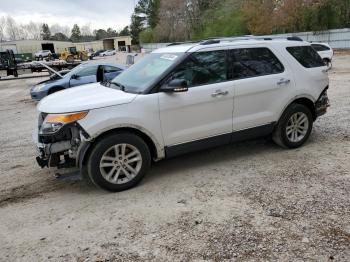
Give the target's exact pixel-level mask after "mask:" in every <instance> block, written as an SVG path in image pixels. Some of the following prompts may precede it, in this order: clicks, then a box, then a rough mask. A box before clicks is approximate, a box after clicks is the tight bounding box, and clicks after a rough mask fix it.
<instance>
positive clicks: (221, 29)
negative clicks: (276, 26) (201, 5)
mask: <svg viewBox="0 0 350 262" xmlns="http://www.w3.org/2000/svg"><path fill="white" fill-rule="evenodd" d="M204 17H205V18H204V21H203V28H200V30H195V31H194V32H193V34H192V39H205V38H209V37H222V36H235V35H244V34H247V33H248V30H247V28H246V26H245V24H244V21H243V17H242V14H241V12H240V10H233V9H231V10H230V9H229V8H227V6H226V5H223V6H222V7H221V8H218V9H216V10H208V11H207V12H206V14H205V16H204ZM213 18H215V19H213Z"/></svg>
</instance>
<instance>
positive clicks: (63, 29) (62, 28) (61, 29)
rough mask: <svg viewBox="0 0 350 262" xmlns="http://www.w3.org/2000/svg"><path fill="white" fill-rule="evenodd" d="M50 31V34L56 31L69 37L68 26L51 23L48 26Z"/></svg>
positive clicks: (69, 30)
mask: <svg viewBox="0 0 350 262" xmlns="http://www.w3.org/2000/svg"><path fill="white" fill-rule="evenodd" d="M50 31H51V34H52V35H55V34H57V33H62V34H64V35H66V36H68V37H69V36H70V32H71V28H69V26H61V25H59V24H53V25H51V26H50Z"/></svg>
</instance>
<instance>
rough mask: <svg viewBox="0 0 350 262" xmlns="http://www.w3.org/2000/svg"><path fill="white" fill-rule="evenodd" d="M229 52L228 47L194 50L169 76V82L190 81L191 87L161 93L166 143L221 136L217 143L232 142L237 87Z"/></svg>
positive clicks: (179, 142) (167, 144) (161, 117)
mask: <svg viewBox="0 0 350 262" xmlns="http://www.w3.org/2000/svg"><path fill="white" fill-rule="evenodd" d="M226 54H227V51H226V50H217V51H202V52H196V53H193V54H192V55H191V56H190V57H188V58H187V59H186V60H185V61H184V62H183V63H182V64H181V65H179V66H178V67H177V68H176V69H175V70H174V71H173V73H172V74H171V77H169V81H170V80H171V79H184V80H186V81H187V84H188V86H189V89H188V91H187V92H182V93H159V108H160V120H161V128H162V133H163V137H164V143H165V145H166V146H173V145H178V144H183V143H186V142H193V141H198V140H201V139H204V138H214V137H219V136H220V138H219V140H214V142H215V141H216V142H219V143H227V142H229V141H230V136H231V133H232V110H233V86H232V82H229V81H228V77H227V72H228V71H227V61H226V59H227V56H226ZM211 141H213V140H211Z"/></svg>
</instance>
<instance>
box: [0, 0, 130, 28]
mask: <svg viewBox="0 0 350 262" xmlns="http://www.w3.org/2000/svg"><path fill="white" fill-rule="evenodd" d="M135 3H137V0H1V1H0V17H1V16H7V15H10V16H12V17H13V18H14V19H15V20H16V22H17V23H19V24H27V23H29V22H30V21H33V22H39V23H47V24H49V25H53V24H60V25H62V26H69V27H72V26H73V24H78V25H79V26H83V25H86V24H90V26H91V28H92V29H99V28H103V29H107V28H108V27H111V28H113V29H115V30H117V31H118V30H121V29H123V28H124V27H125V26H127V25H129V24H130V17H131V14H132V12H133V10H134V5H135Z"/></svg>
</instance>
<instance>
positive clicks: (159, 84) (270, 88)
mask: <svg viewBox="0 0 350 262" xmlns="http://www.w3.org/2000/svg"><path fill="white" fill-rule="evenodd" d="M245 39H247V40H242V39H240V38H238V39H236V38H228V39H226V38H224V39H214V40H207V41H201V42H198V43H184V44H177V45H170V46H168V47H166V48H162V49H158V50H156V51H154V52H153V53H151V54H150V55H148V56H146V57H145V58H144V59H143V60H141V61H139V62H138V63H136V64H135V65H133V66H131V67H130V68H129V69H128V70H126V71H125V72H124V73H123V74H120V75H119V76H117V77H116V78H114V79H113V80H112V81H111V83H110V84H109V85H105V86H104V85H101V84H98V83H96V84H91V85H85V86H82V87H79V88H74V89H71V90H66V91H64V92H59V93H57V94H54V95H52V96H49V97H47V98H45V99H44V100H43V101H41V103H40V104H39V106H38V110H39V111H40V112H41V113H40V116H39V130H38V136H35V137H36V138H37V139H38V141H37V145H38V148H39V150H40V152H41V153H40V156H38V157H37V162H38V164H39V165H40V166H41V167H44V166H49V167H58V168H61V167H66V166H77V167H79V168H80V170H81V172H85V171H86V172H87V175H88V177H89V178H90V179H91V180H92V181H93V182H94V183H95V184H96V185H98V186H100V187H102V188H105V189H107V190H111V191H121V190H125V189H129V188H131V187H133V186H135V185H136V184H137V183H138V182H140V181H141V179H142V178H143V176H144V175H145V174H146V172H147V171H148V169H149V168H150V166H151V162H152V160H154V161H158V160H161V159H164V158H169V157H174V156H177V155H180V154H184V153H189V152H193V151H196V150H203V149H206V148H209V147H213V146H219V145H222V144H227V143H232V142H236V141H240V140H246V139H251V138H256V137H261V136H269V135H272V137H273V140H274V141H275V142H276V143H277V144H278V145H280V146H282V147H285V148H297V147H300V146H301V145H303V144H304V143H305V142H306V141H307V139H308V138H309V135H310V133H311V131H312V126H313V122H314V121H315V120H316V119H317V118H318V117H319V116H321V115H323V114H325V113H326V111H327V107H328V97H327V89H328V84H329V80H328V74H327V67H326V66H325V65H324V63H323V61H322V59H321V57H320V56H319V55H318V54H317V53H316V51H315V50H314V49H313V48H312V47H311V46H310V44H309V43H307V42H302V41H294V40H293V39H291V40H263V39H257V40H255V39H254V38H250V37H248V38H245Z"/></svg>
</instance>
